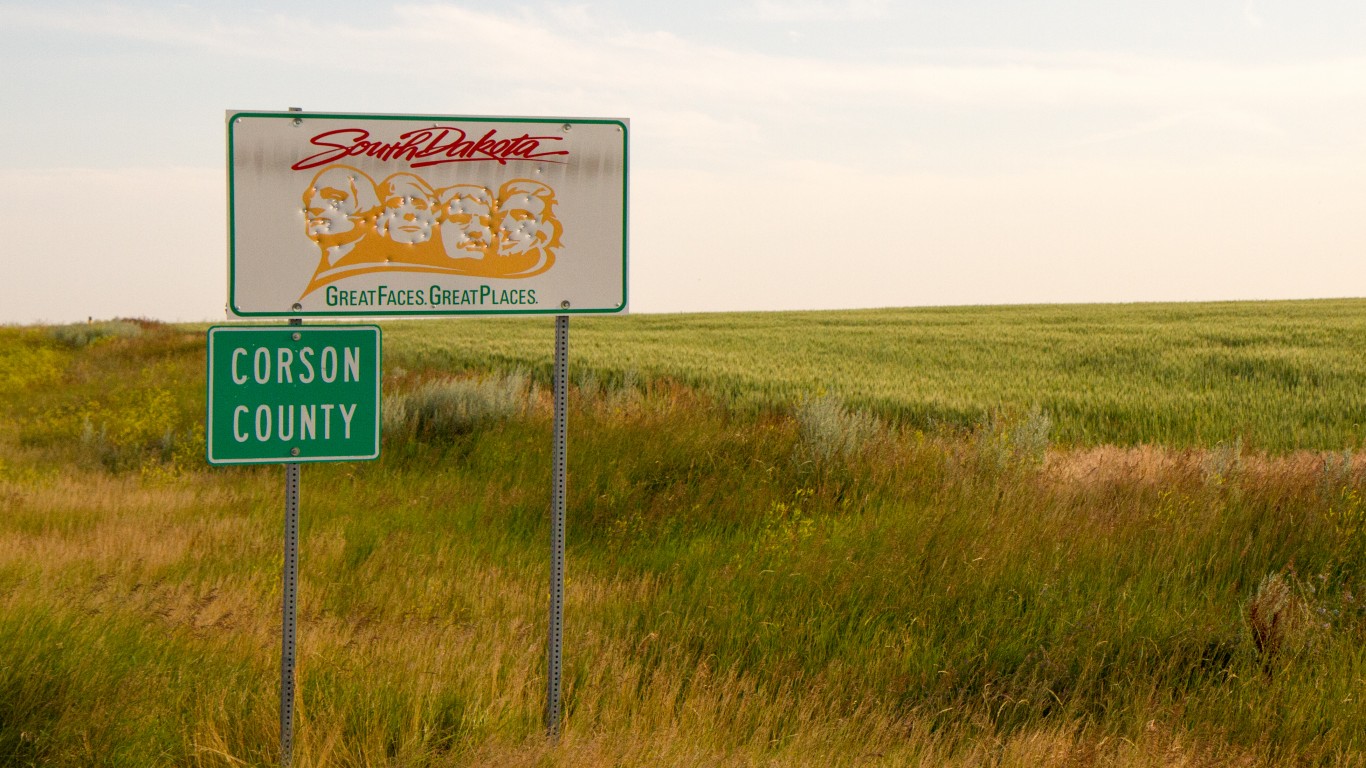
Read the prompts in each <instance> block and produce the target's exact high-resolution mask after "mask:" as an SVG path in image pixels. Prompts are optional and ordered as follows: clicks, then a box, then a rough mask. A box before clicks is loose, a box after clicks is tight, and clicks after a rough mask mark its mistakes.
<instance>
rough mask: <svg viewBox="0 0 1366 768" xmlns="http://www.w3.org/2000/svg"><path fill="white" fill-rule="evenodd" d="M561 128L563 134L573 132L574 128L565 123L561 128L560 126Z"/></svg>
mask: <svg viewBox="0 0 1366 768" xmlns="http://www.w3.org/2000/svg"><path fill="white" fill-rule="evenodd" d="M561 128H562V129H563V130H564V132H565V133H569V132H570V131H571V130H573V128H574V126H573V125H571V124H569V123H565V124H564V125H563V126H561Z"/></svg>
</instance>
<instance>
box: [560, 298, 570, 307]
mask: <svg viewBox="0 0 1366 768" xmlns="http://www.w3.org/2000/svg"><path fill="white" fill-rule="evenodd" d="M560 309H569V299H565V300H564V301H562V302H560Z"/></svg>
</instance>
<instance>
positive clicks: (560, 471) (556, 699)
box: [545, 315, 569, 741]
mask: <svg viewBox="0 0 1366 768" xmlns="http://www.w3.org/2000/svg"><path fill="white" fill-rule="evenodd" d="M554 388H555V437H554V439H555V446H554V456H553V458H552V464H553V470H552V471H553V474H554V477H553V480H552V482H551V488H550V648H549V654H550V659H549V662H550V663H549V674H548V677H549V683H548V685H547V691H546V704H545V727H546V734H547V735H548V736H549V737H550V739H551V740H552V741H554V740H555V739H558V738H559V735H560V650H561V642H562V640H563V636H564V497H565V474H566V469H567V467H566V464H567V458H568V447H569V446H568V442H569V424H568V411H569V316H568V315H559V316H557V317H556V318H555V382H554Z"/></svg>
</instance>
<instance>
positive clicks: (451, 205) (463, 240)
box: [441, 185, 493, 255]
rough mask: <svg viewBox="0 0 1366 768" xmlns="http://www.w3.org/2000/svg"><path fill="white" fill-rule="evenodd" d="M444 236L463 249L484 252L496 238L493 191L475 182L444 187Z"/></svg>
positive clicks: (442, 224) (442, 217)
mask: <svg viewBox="0 0 1366 768" xmlns="http://www.w3.org/2000/svg"><path fill="white" fill-rule="evenodd" d="M442 198H443V200H445V202H444V204H443V205H442V207H441V226H442V230H441V237H442V239H443V240H444V241H446V242H447V243H448V244H450V245H454V246H455V248H457V249H458V250H461V251H470V252H471V255H474V254H479V255H482V254H483V252H484V250H485V249H487V248H488V247H489V243H491V242H493V195H492V193H490V192H489V191H488V190H487V189H485V188H483V187H479V186H475V185H462V186H459V187H452V188H450V189H448V190H444V192H443V194H442Z"/></svg>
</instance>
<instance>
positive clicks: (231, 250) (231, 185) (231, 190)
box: [228, 111, 631, 317]
mask: <svg viewBox="0 0 1366 768" xmlns="http://www.w3.org/2000/svg"><path fill="white" fill-rule="evenodd" d="M243 117H248V118H269V119H281V120H293V119H295V118H302V119H305V120H309V119H313V120H392V121H413V122H433V121H435V122H464V123H545V124H556V125H566V124H568V125H616V126H620V128H621V153H622V155H621V156H622V174H621V304H619V305H617V306H616V307H601V308H596V309H574V308H573V307H570V308H568V309H562V308H559V307H554V308H550V309H509V310H507V311H505V312H491V311H488V310H474V309H466V310H441V311H433V312H413V311H411V310H395V311H386V312H365V311H345V312H320V311H317V310H311V311H310V310H300V311H298V312H294V311H283V312H242V311H240V310H239V309H238V308H237V211H236V208H235V206H234V205H233V201H234V200H235V199H236V194H237V187H236V184H237V180H236V179H235V178H234V171H233V169H234V167H235V163H234V159H235V158H234V156H233V151H234V147H235V146H236V144H235V142H234V140H233V129H234V128H235V127H236V124H237V120H238V118H243ZM629 133H630V128H629V127H628V126H627V124H626V122H625V121H623V120H619V119H587V118H554V117H465V116H461V115H389V114H364V113H354V112H351V113H345V112H245V111H243V112H236V111H229V112H228V311H229V312H231V313H232V314H233V315H235V316H237V317H458V316H476V317H477V316H484V317H491V316H501V315H606V314H617V313H620V312H624V311H625V310H626V307H627V305H628V303H629V300H628V296H627V286H628V284H629V281H628V279H627V278H628V277H629V268H630V259H629V258H627V246H628V243H629V241H630V238H629V237H628V231H627V225H628V222H629V221H630V216H629V215H628V214H627V211H628V209H629V207H630V204H631V197H630V178H631V173H630V165H631V155H630V143H629V141H628V134H629Z"/></svg>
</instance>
